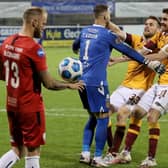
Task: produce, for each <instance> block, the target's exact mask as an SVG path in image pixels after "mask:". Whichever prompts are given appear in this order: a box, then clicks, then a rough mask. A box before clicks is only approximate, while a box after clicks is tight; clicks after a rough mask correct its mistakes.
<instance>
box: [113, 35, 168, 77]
mask: <svg viewBox="0 0 168 168" xmlns="http://www.w3.org/2000/svg"><path fill="white" fill-rule="evenodd" d="M116 39H117V36H115V35H113V42H112V46H113V47H114V48H115V49H117V50H118V51H120V52H122V53H123V54H124V55H127V56H128V57H129V58H131V59H133V60H135V61H137V62H139V63H142V64H145V65H147V66H148V67H149V68H151V69H153V70H154V71H156V72H157V73H159V74H162V73H164V72H165V66H164V65H162V64H161V63H160V62H159V61H150V60H149V59H148V58H145V57H144V56H143V55H141V54H140V53H138V52H137V51H135V50H134V49H132V48H131V47H129V46H127V45H125V44H124V43H121V42H120V43H118V42H116Z"/></svg>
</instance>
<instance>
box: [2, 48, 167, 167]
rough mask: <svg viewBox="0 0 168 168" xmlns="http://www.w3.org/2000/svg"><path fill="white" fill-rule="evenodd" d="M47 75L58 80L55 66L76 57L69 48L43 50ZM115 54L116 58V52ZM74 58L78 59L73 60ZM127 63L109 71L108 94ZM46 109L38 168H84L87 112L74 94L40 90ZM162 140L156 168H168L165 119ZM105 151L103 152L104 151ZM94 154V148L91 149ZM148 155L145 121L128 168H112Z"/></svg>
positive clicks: (5, 141) (4, 125) (5, 142)
mask: <svg viewBox="0 0 168 168" xmlns="http://www.w3.org/2000/svg"><path fill="white" fill-rule="evenodd" d="M46 53H47V62H48V66H49V71H50V73H51V74H52V76H55V78H56V79H60V77H59V75H58V72H57V68H58V63H59V62H60V61H61V60H62V59H63V58H64V57H67V56H75V55H74V54H73V53H72V51H71V49H70V48H46ZM114 54H116V55H118V53H117V52H115V53H114ZM76 57H77V56H76ZM126 65H127V64H126V63H121V64H118V65H114V66H113V67H111V68H109V69H108V79H109V86H110V87H109V88H110V92H112V91H113V90H114V89H116V88H117V86H118V85H119V84H120V83H121V81H122V80H123V78H124V73H125V71H126V69H127V67H126ZM42 92H43V97H44V101H45V106H46V124H47V130H46V131H47V143H46V145H44V146H43V147H42V148H41V160H40V162H41V168H87V167H89V166H87V165H83V164H80V163H79V155H80V152H81V145H82V133H83V127H84V124H85V122H86V120H87V117H88V115H87V112H86V111H85V110H83V109H82V105H81V102H80V99H79V96H78V93H77V91H71V90H64V91H49V90H46V89H45V88H43V91H42ZM5 94H6V93H5V85H4V83H3V82H0V156H1V155H2V154H3V153H4V152H6V151H8V150H9V148H10V144H9V132H8V124H7V117H6V113H5ZM115 117H116V116H115V115H113V116H112V123H113V132H114V129H115V121H116V119H115ZM160 124H161V136H160V141H159V145H158V152H157V155H156V159H157V162H158V166H157V168H168V166H167V165H168V160H167V151H168V142H167V139H168V133H167V131H166V129H167V128H168V116H162V118H161V119H160ZM105 149H106V148H105ZM92 151H94V144H93V145H92ZM147 151H148V126H147V123H146V118H145V119H144V122H143V126H142V129H141V134H140V135H139V137H138V139H137V141H136V143H135V145H134V147H133V150H132V158H133V161H132V162H131V163H130V164H127V165H114V166H111V167H115V168H136V167H138V165H139V163H140V161H141V160H143V159H145V157H146V155H147ZM15 167H16V168H23V167H24V159H22V160H21V161H19V162H18V163H17V164H16V166H15Z"/></svg>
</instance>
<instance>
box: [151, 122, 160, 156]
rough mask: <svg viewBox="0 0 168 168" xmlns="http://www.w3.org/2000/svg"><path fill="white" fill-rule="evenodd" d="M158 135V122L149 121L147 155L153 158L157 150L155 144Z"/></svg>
mask: <svg viewBox="0 0 168 168" xmlns="http://www.w3.org/2000/svg"><path fill="white" fill-rule="evenodd" d="M159 136H160V125H159V123H155V124H152V123H149V150H148V156H149V157H152V158H154V157H155V154H156V150H157V144H158V140H159Z"/></svg>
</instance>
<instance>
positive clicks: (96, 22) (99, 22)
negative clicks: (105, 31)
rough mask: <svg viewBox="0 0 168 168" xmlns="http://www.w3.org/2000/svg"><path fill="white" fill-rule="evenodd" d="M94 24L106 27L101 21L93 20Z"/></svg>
mask: <svg viewBox="0 0 168 168" xmlns="http://www.w3.org/2000/svg"><path fill="white" fill-rule="evenodd" d="M94 23H95V24H97V25H101V26H104V27H105V26H106V23H105V22H104V21H101V20H95V22H94Z"/></svg>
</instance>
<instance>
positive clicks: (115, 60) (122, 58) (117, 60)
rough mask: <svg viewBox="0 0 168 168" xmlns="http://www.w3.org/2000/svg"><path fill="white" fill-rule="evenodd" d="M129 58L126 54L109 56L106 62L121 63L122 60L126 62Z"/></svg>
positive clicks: (110, 63) (111, 63)
mask: <svg viewBox="0 0 168 168" xmlns="http://www.w3.org/2000/svg"><path fill="white" fill-rule="evenodd" d="M130 60H131V59H130V58H128V57H127V56H125V55H123V56H120V57H113V56H112V57H110V59H109V62H108V66H112V65H114V64H118V63H122V62H127V61H130Z"/></svg>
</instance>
